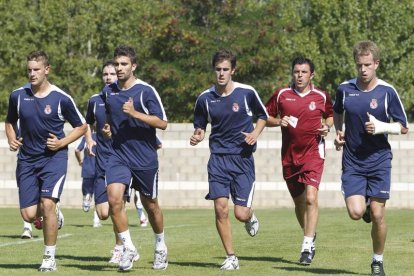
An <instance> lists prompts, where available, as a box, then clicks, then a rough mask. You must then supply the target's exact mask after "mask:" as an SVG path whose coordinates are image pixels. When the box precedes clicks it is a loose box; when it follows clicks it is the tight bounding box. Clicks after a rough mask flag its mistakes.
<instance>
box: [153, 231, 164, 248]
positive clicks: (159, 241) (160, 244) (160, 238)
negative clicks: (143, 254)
mask: <svg viewBox="0 0 414 276" xmlns="http://www.w3.org/2000/svg"><path fill="white" fill-rule="evenodd" d="M166 249H167V246H166V245H165V238H164V232H162V233H160V234H155V250H157V251H160V250H166Z"/></svg>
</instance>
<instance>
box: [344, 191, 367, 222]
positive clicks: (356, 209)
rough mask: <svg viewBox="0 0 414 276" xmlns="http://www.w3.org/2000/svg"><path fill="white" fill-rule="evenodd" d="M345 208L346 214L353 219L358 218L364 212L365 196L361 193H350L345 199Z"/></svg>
mask: <svg viewBox="0 0 414 276" xmlns="http://www.w3.org/2000/svg"><path fill="white" fill-rule="evenodd" d="M345 204H346V208H347V210H348V215H349V217H350V218H351V219H353V220H359V219H361V218H362V216H363V215H364V213H365V209H366V207H367V206H366V204H365V196H362V195H352V196H349V197H347V198H346V199H345Z"/></svg>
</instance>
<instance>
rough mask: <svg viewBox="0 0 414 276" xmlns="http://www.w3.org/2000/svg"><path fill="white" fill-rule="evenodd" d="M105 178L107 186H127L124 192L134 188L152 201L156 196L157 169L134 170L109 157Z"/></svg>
mask: <svg viewBox="0 0 414 276" xmlns="http://www.w3.org/2000/svg"><path fill="white" fill-rule="evenodd" d="M105 178H106V183H107V185H110V184H112V183H122V184H125V185H126V186H128V189H126V190H130V189H131V188H134V189H135V190H138V191H140V192H141V194H142V195H143V196H145V197H148V198H153V199H154V198H157V196H158V168H154V169H148V170H142V169H134V168H131V167H129V166H128V164H126V162H124V161H122V160H120V159H119V158H118V157H117V156H115V155H111V156H110V157H109V159H108V163H107V169H106V172H105Z"/></svg>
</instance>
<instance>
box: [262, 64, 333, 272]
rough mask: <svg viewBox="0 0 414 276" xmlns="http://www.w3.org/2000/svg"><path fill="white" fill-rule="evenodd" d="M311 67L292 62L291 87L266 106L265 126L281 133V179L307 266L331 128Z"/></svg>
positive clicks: (329, 104)
mask: <svg viewBox="0 0 414 276" xmlns="http://www.w3.org/2000/svg"><path fill="white" fill-rule="evenodd" d="M313 77H314V65H313V63H312V61H311V60H310V59H307V58H304V57H297V58H295V59H294V60H293V62H292V85H291V86H290V87H285V88H279V89H278V90H276V92H275V93H273V95H272V96H271V98H270V99H269V101H268V102H267V103H266V109H267V112H268V113H269V119H268V121H267V126H269V127H274V126H280V127H281V131H282V166H283V177H284V179H285V181H286V184H287V187H288V189H289V192H290V194H291V196H292V198H293V202H294V204H295V213H296V218H297V220H298V222H299V224H300V226H301V227H302V230H303V233H304V238H303V243H302V249H301V254H300V259H299V262H300V264H303V265H310V264H311V262H312V259H313V257H314V256H315V243H314V242H315V238H316V225H317V222H318V188H319V183H320V181H321V177H322V171H323V166H324V161H325V139H324V137H325V136H326V135H327V134H328V132H329V129H330V128H331V127H332V125H333V110H332V101H331V98H330V97H329V94H328V93H326V92H325V91H322V90H320V89H319V88H316V87H315V86H313V84H312V83H311V81H312V79H313Z"/></svg>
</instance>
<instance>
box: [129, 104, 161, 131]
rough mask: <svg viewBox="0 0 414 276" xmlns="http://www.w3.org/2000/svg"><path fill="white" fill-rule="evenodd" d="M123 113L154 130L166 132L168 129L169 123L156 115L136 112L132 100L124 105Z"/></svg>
mask: <svg viewBox="0 0 414 276" xmlns="http://www.w3.org/2000/svg"><path fill="white" fill-rule="evenodd" d="M122 111H123V112H124V113H126V114H128V115H129V116H131V117H132V118H135V119H137V120H140V121H141V122H143V123H146V124H147V125H149V126H151V127H153V128H159V129H162V130H165V129H166V128H167V124H168V123H167V121H164V120H161V119H160V118H158V117H157V116H154V115H148V114H145V113H142V112H139V111H136V110H135V108H134V102H133V100H132V98H129V100H128V101H127V102H125V103H124V105H123V106H122Z"/></svg>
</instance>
